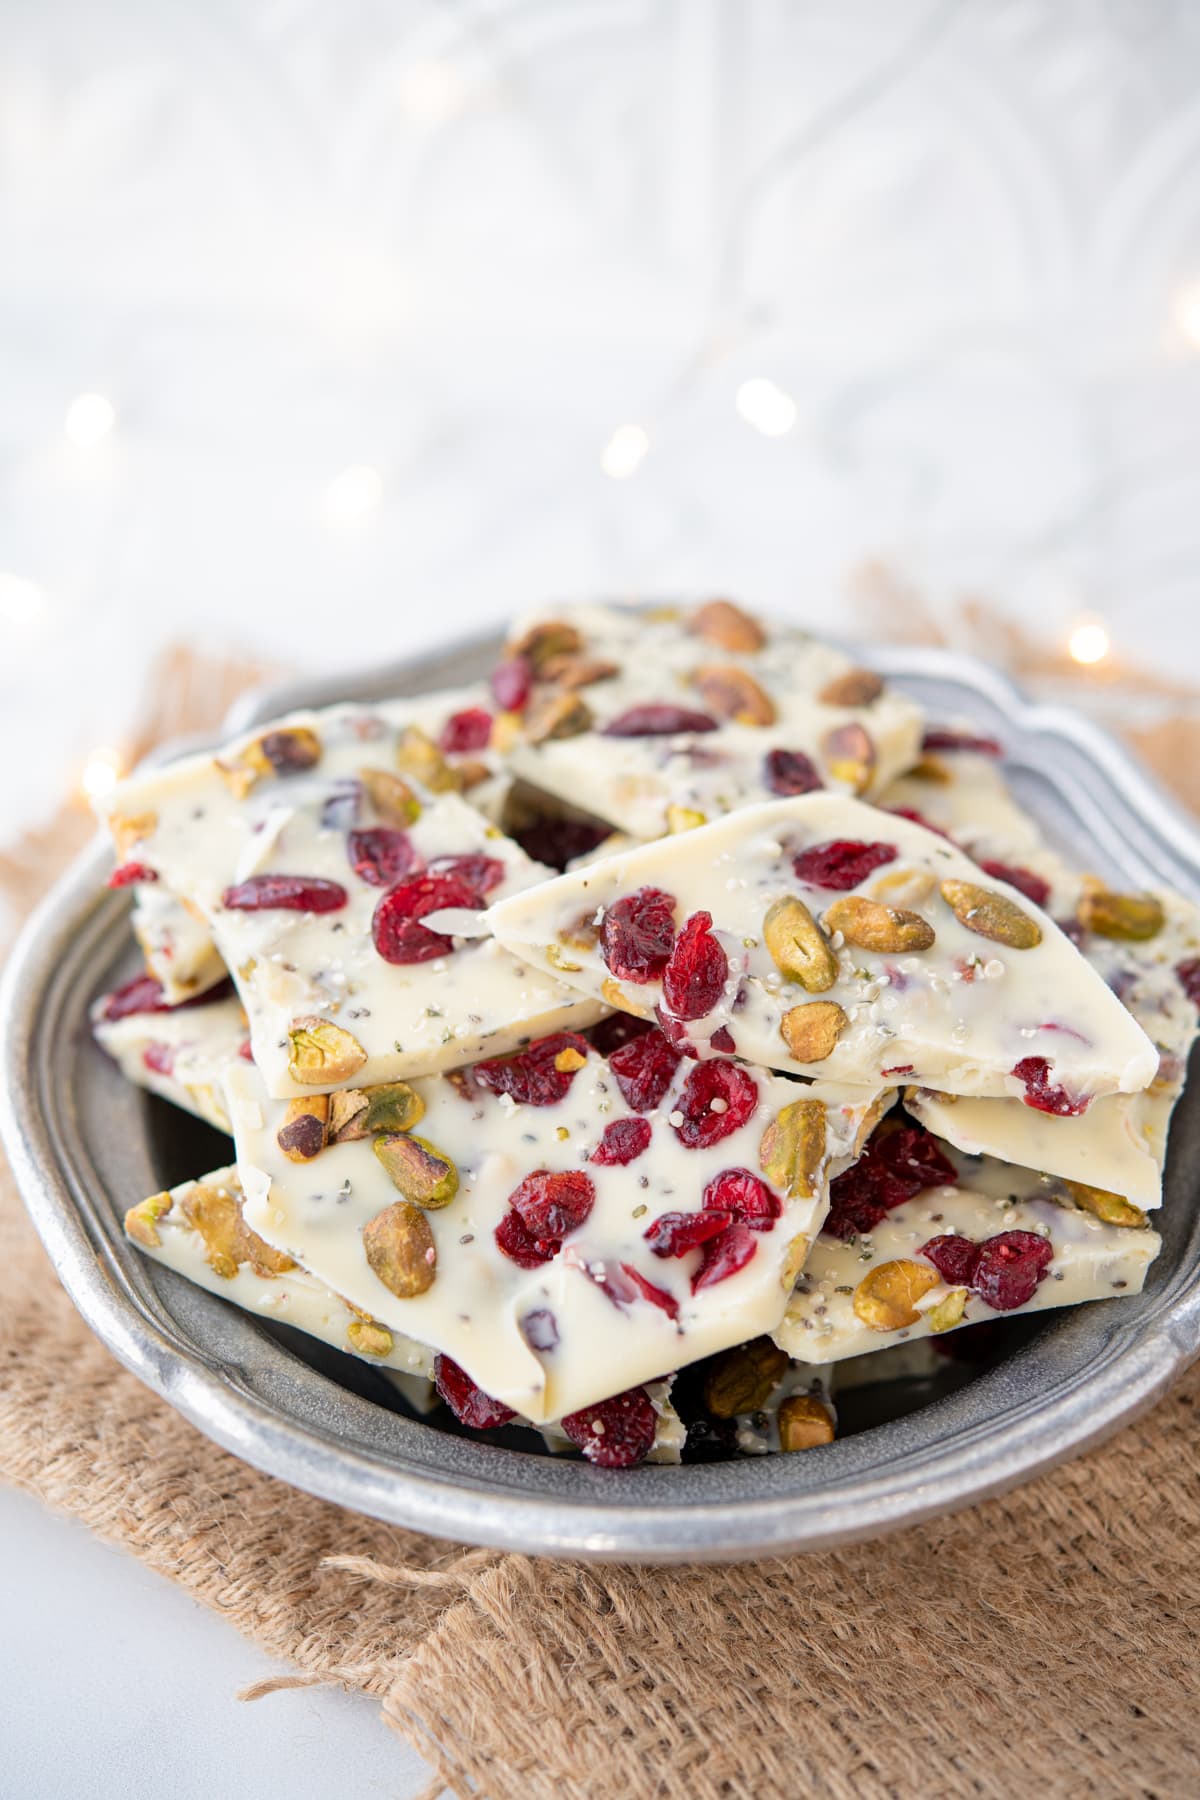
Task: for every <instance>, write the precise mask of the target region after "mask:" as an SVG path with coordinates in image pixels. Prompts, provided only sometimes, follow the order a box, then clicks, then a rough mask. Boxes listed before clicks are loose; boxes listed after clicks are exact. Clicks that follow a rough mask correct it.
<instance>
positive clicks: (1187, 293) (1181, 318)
mask: <svg viewBox="0 0 1200 1800" xmlns="http://www.w3.org/2000/svg"><path fill="white" fill-rule="evenodd" d="M1174 312H1175V323H1176V324H1177V325H1178V327H1179V329H1180V331H1181V332H1182V333H1183V335H1184V337H1185V338H1186V339H1187V340H1188V342H1189V344H1191V346H1192V348H1193V349H1196V350H1200V281H1193V282H1192V283H1191V284H1190V286H1188V287H1185V288H1184V289H1183V291H1182V293H1181V294H1180V295H1179V297H1178V299H1177V300H1176V302H1175V307H1174Z"/></svg>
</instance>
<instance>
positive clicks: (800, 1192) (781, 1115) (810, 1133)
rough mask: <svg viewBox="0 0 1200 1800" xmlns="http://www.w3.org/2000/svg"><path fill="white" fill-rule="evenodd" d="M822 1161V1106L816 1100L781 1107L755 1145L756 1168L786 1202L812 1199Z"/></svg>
mask: <svg viewBox="0 0 1200 1800" xmlns="http://www.w3.org/2000/svg"><path fill="white" fill-rule="evenodd" d="M824 1160H825V1106H824V1102H823V1101H820V1100H793V1101H791V1102H790V1103H789V1104H788V1105H787V1106H785V1107H782V1108H781V1109H780V1111H779V1112H778V1113H777V1114H776V1116H775V1117H774V1118H773V1119H772V1120H771V1123H770V1124H769V1125H768V1126H767V1128H766V1130H765V1131H764V1132H763V1134H762V1138H761V1139H760V1141H759V1146H758V1166H759V1168H760V1169H761V1170H762V1172H763V1174H764V1175H765V1176H766V1178H767V1180H768V1181H769V1182H770V1184H771V1186H772V1187H773V1188H778V1189H779V1191H780V1193H782V1194H786V1195H787V1196H788V1198H789V1199H796V1198H799V1199H804V1200H811V1199H812V1197H813V1195H814V1194H815V1193H816V1191H817V1190H816V1180H817V1172H818V1170H819V1169H820V1167H821V1164H822V1163H823V1162H824Z"/></svg>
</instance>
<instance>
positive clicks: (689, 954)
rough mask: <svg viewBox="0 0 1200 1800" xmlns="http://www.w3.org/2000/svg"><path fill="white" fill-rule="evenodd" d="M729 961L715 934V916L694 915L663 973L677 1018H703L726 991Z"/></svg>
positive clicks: (665, 990) (666, 994) (665, 996)
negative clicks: (713, 929)
mask: <svg viewBox="0 0 1200 1800" xmlns="http://www.w3.org/2000/svg"><path fill="white" fill-rule="evenodd" d="M728 975H729V958H728V957H727V956H726V954H725V952H724V950H722V948H721V946H720V944H719V943H718V941H717V939H716V938H715V937H714V936H713V932H712V914H711V913H706V912H697V913H693V914H692V916H691V918H690V919H688V920H687V921H686V923H685V924H684V927H683V930H682V931H681V932H680V933H679V936H678V938H677V939H676V941H675V948H674V949H673V950H672V951H671V955H670V959H669V961H668V963H667V966H666V968H665V969H664V970H663V999H664V1000H665V1001H666V1003H667V1006H668V1007H669V1008H670V1010H671V1012H672V1013H673V1014H674V1015H675V1017H676V1018H677V1019H702V1018H703V1017H704V1016H705V1014H706V1013H710V1012H711V1011H712V1009H713V1007H714V1006H715V1005H716V1004H717V1001H718V1000H719V999H720V998H721V995H722V994H723V993H724V991H725V982H726V979H727V977H728Z"/></svg>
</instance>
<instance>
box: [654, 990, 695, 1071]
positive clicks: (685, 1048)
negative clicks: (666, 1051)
mask: <svg viewBox="0 0 1200 1800" xmlns="http://www.w3.org/2000/svg"><path fill="white" fill-rule="evenodd" d="M654 1016H655V1018H656V1019H657V1020H658V1028H659V1030H660V1031H661V1032H662V1034H663V1036H664V1037H665V1038H666V1040H667V1042H668V1044H670V1046H671V1048H672V1050H675V1051H677V1052H678V1054H679V1055H680V1056H690V1057H691V1059H692V1061H693V1062H696V1061H698V1060H699V1056H700V1052H699V1050H697V1048H696V1046H695V1044H693V1042H692V1039H691V1035H690V1034H689V1032H688V1028H687V1021H686V1020H685V1019H673V1018H672V1017H671V1015H670V1013H669V1012H668V1011H667V1009H666V1007H665V1006H663V1005H662V1003H661V1002H658V1003H656V1005H655V1008H654Z"/></svg>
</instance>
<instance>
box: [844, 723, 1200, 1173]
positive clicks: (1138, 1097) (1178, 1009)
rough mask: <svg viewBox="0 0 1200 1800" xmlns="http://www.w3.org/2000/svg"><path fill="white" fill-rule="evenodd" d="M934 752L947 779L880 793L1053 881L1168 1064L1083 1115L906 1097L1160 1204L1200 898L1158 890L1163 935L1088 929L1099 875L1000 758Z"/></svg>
mask: <svg viewBox="0 0 1200 1800" xmlns="http://www.w3.org/2000/svg"><path fill="white" fill-rule="evenodd" d="M930 762H931V769H930V775H936V777H937V778H936V779H931V778H930V777H929V776H926V777H920V776H916V775H913V776H909V777H906V778H905V779H904V780H902V781H899V782H895V783H893V785H892V786H891V787H890V788H889V789H888V791H887V792H886V793H885V794H884V795H883V797H882V799H881V802H880V804H881V805H882V806H886V807H890V806H893V805H903V806H909V807H912V808H914V809H915V810H917V811H919V812H920V813H921V814H922V815H923V816H924V817H925V818H927V819H929V820H930V822H931V823H932V824H935V825H937V826H939V827H940V828H941V829H942V830H943V831H946V832H948V833H949V834H950V836H951V837H952V838H953V839H954V841H955V842H956V843H958V844H961V845H962V846H963V848H965V849H967V850H969V851H970V852H971V854H972V855H973V856H975V857H977V858H979V859H980V860H981V861H983V860H994V861H997V862H1000V863H1003V864H1005V865H1006V866H1008V867H1010V868H1013V869H1014V870H1015V871H1019V872H1023V873H1026V874H1029V873H1031V874H1032V875H1034V876H1035V877H1037V878H1039V879H1040V880H1041V881H1042V882H1044V883H1045V884H1046V885H1047V886H1048V887H1049V890H1050V893H1049V897H1048V898H1047V900H1046V902H1045V905H1046V909H1047V911H1049V912H1050V913H1051V914H1052V915H1053V917H1054V918H1056V919H1059V920H1070V921H1073V922H1074V929H1075V930H1076V931H1077V932H1078V941H1079V947H1080V952H1081V954H1082V955H1083V956H1084V957H1085V958H1086V960H1087V961H1088V962H1089V963H1090V964H1091V965H1092V967H1093V968H1094V969H1095V970H1096V971H1097V973H1098V974H1099V975H1100V976H1101V977H1102V979H1103V980H1104V981H1105V982H1106V984H1107V985H1108V986H1109V987H1111V988H1112V990H1113V991H1114V992H1115V993H1116V994H1118V995H1119V996H1120V998H1121V999H1122V1001H1123V1002H1124V1004H1125V1005H1126V1007H1127V1008H1128V1009H1129V1011H1130V1012H1131V1013H1132V1015H1133V1017H1134V1018H1135V1019H1136V1020H1137V1022H1138V1024H1139V1025H1141V1026H1142V1028H1143V1030H1144V1031H1145V1032H1146V1034H1147V1036H1148V1037H1149V1038H1150V1039H1151V1041H1152V1042H1153V1043H1154V1046H1155V1048H1156V1049H1157V1051H1158V1052H1159V1068H1158V1073H1157V1075H1156V1077H1155V1079H1154V1081H1153V1083H1152V1085H1151V1086H1150V1087H1148V1088H1146V1089H1144V1090H1142V1091H1141V1092H1138V1093H1134V1094H1117V1095H1113V1096H1110V1097H1108V1098H1105V1099H1101V1100H1098V1101H1097V1102H1096V1103H1095V1105H1094V1106H1092V1107H1091V1108H1090V1109H1089V1111H1088V1112H1087V1113H1086V1114H1084V1115H1082V1116H1081V1117H1078V1118H1070V1117H1056V1116H1054V1115H1051V1114H1047V1113H1039V1112H1036V1111H1034V1110H1033V1109H1032V1108H1030V1107H1026V1106H1023V1105H1021V1104H1020V1102H1016V1101H996V1100H976V1099H967V1098H961V1097H960V1098H955V1097H953V1096H950V1097H948V1096H946V1095H945V1094H942V1093H939V1092H936V1091H929V1090H925V1089H921V1088H910V1089H908V1090H907V1091H906V1093H905V1104H906V1105H907V1106H908V1109H909V1111H910V1112H911V1113H913V1115H914V1116H915V1117H916V1118H918V1119H919V1120H920V1121H921V1123H922V1124H924V1125H925V1126H927V1127H928V1129H929V1130H930V1131H933V1132H935V1133H936V1134H937V1135H938V1136H939V1137H943V1138H946V1139H947V1140H948V1141H949V1142H950V1143H952V1144H954V1145H956V1146H957V1147H958V1148H959V1149H961V1150H964V1151H966V1152H967V1153H968V1154H974V1155H991V1156H994V1157H997V1158H999V1159H1000V1160H1001V1161H1003V1162H1010V1163H1016V1164H1019V1165H1021V1166H1023V1167H1025V1168H1030V1169H1038V1170H1041V1171H1042V1172H1044V1173H1045V1174H1048V1175H1059V1176H1063V1177H1065V1178H1067V1179H1070V1180H1072V1181H1081V1182H1085V1183H1087V1184H1088V1185H1089V1186H1092V1187H1101V1188H1106V1189H1108V1190H1110V1191H1111V1192H1114V1193H1117V1194H1122V1195H1124V1196H1125V1197H1126V1198H1127V1199H1129V1200H1131V1201H1133V1202H1134V1204H1135V1205H1137V1206H1139V1207H1143V1208H1153V1207H1156V1206H1158V1205H1159V1204H1160V1203H1161V1200H1162V1171H1163V1164H1164V1162H1165V1159H1166V1149H1167V1134H1168V1130H1169V1127H1170V1120H1171V1113H1172V1111H1173V1109H1174V1106H1175V1102H1176V1100H1177V1099H1178V1097H1179V1095H1180V1093H1181V1092H1182V1091H1183V1083H1184V1079H1185V1077H1186V1074H1187V1059H1188V1055H1189V1053H1190V1051H1191V1047H1192V1045H1193V1043H1194V1042H1195V1039H1196V1036H1197V1032H1198V1030H1200V1014H1198V1013H1197V1008H1196V1005H1195V1003H1194V1002H1193V1001H1192V1000H1190V999H1189V998H1188V995H1187V994H1186V992H1185V991H1184V988H1183V985H1182V983H1181V981H1180V979H1179V975H1178V973H1177V970H1178V967H1179V965H1180V964H1181V963H1185V962H1187V961H1189V960H1190V959H1192V958H1194V957H1197V956H1200V908H1197V907H1196V906H1195V905H1194V904H1193V902H1191V901H1189V900H1185V899H1183V898H1182V897H1181V896H1179V895H1177V894H1172V893H1170V892H1168V891H1166V890H1156V892H1155V894H1154V895H1153V896H1152V898H1154V899H1156V900H1157V901H1158V904H1159V906H1160V907H1161V910H1162V920H1163V922H1162V926H1161V928H1160V929H1159V930H1158V931H1156V932H1155V933H1154V934H1153V936H1151V937H1149V938H1147V939H1144V940H1142V941H1137V940H1130V939H1122V938H1114V937H1106V936H1104V935H1102V934H1101V933H1098V932H1097V931H1095V930H1084V929H1082V927H1081V925H1080V923H1079V918H1077V915H1079V916H1080V917H1082V918H1083V919H1086V918H1087V916H1088V915H1087V911H1086V904H1085V906H1084V910H1083V912H1082V914H1081V913H1080V907H1081V902H1083V901H1084V900H1085V895H1086V893H1087V890H1088V878H1087V877H1085V876H1084V875H1082V874H1080V872H1079V871H1078V870H1076V869H1074V868H1072V867H1071V865H1070V864H1069V863H1067V862H1066V861H1065V860H1064V859H1063V858H1062V857H1061V856H1060V855H1059V854H1058V853H1057V852H1056V851H1054V850H1052V849H1050V848H1049V847H1048V846H1047V845H1046V843H1045V842H1044V840H1043V838H1042V834H1041V831H1040V828H1039V826H1038V825H1037V823H1036V822H1035V821H1034V820H1033V819H1032V818H1031V817H1030V816H1029V815H1028V814H1027V813H1026V812H1024V811H1023V809H1022V808H1021V807H1020V806H1019V805H1018V803H1017V802H1016V801H1015V800H1014V798H1013V797H1012V795H1011V794H1010V793H1009V791H1008V789H1007V787H1006V786H1005V783H1004V779H1003V776H1002V774H1001V772H1000V769H999V767H998V766H997V763H996V760H995V758H994V757H991V756H983V755H979V754H976V753H973V752H970V751H940V752H938V753H937V754H936V756H934V757H933V758H932V759H930Z"/></svg>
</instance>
